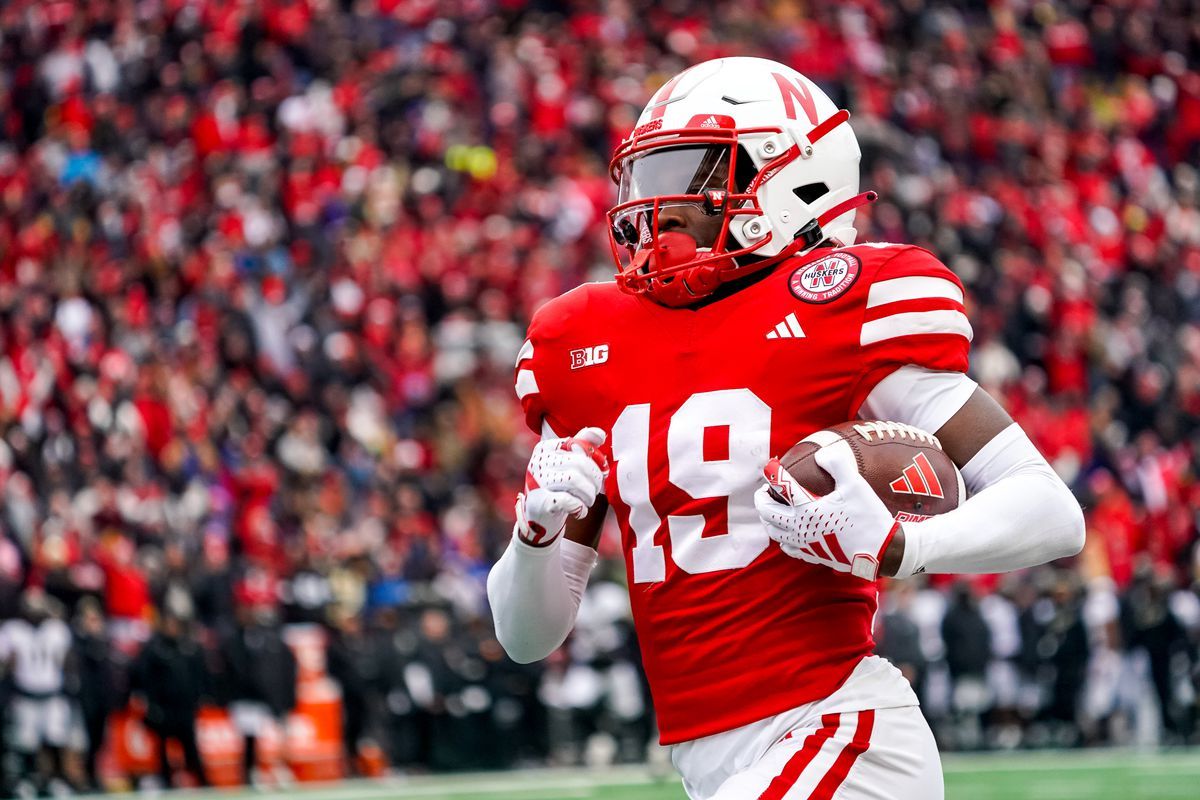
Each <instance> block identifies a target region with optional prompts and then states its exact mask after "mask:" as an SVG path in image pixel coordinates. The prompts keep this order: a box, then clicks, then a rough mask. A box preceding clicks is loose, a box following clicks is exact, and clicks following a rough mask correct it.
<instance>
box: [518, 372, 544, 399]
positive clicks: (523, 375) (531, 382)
mask: <svg viewBox="0 0 1200 800" xmlns="http://www.w3.org/2000/svg"><path fill="white" fill-rule="evenodd" d="M539 391H540V390H539V389H538V385H537V378H535V377H533V370H531V369H519V370H517V397H518V398H520V399H521V400H524V399H525V398H526V397H528V396H529V395H531V394H537V393H538V392H539Z"/></svg>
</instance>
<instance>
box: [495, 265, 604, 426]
mask: <svg viewBox="0 0 1200 800" xmlns="http://www.w3.org/2000/svg"><path fill="white" fill-rule="evenodd" d="M604 288H607V287H606V285H605V284H584V285H582V286H578V287H576V288H575V289H572V290H571V291H569V292H566V293H565V294H562V295H559V296H558V297H556V298H554V299H553V300H551V301H549V302H548V303H546V304H545V305H543V306H542V307H541V308H539V309H538V310H537V311H536V312H535V313H534V315H533V319H531V320H530V321H529V329H528V331H527V333H526V340H525V343H524V344H523V345H522V346H521V350H520V352H519V353H518V354H517V363H516V372H515V381H514V385H515V389H516V392H517V398H518V399H519V400H520V401H521V408H522V410H523V411H524V412H525V424H526V425H527V426H528V427H529V429H530V430H531V431H533V432H534V433H536V434H538V435H539V436H540V435H542V434H543V432H544V426H545V425H547V424H548V425H549V427H550V430H551V431H553V432H554V434H555V435H558V436H569V435H570V434H571V433H573V432H574V431H575V430H577V428H578V427H579V426H578V425H575V421H574V420H571V419H569V418H568V417H567V415H566V414H565V413H564V410H563V409H561V408H556V407H554V402H553V400H552V399H551V398H552V397H554V396H555V392H554V391H553V389H554V387H556V386H558V387H561V386H562V383H563V380H564V373H566V372H568V371H569V359H570V358H571V356H572V354H571V353H570V352H568V350H566V349H564V346H563V341H564V340H567V339H570V338H571V333H572V332H573V331H576V330H578V329H579V327H580V326H581V325H582V324H586V323H587V321H588V319H589V318H588V316H587V315H588V311H589V309H590V308H592V306H593V305H594V304H595V300H596V298H595V297H593V296H594V295H596V294H597V293H598V292H599V293H601V294H603V289H604ZM611 288H612V290H613V291H616V286H615V284H613V285H612V286H611ZM548 390H549V391H548ZM559 394H561V392H560V393H559ZM560 399H561V398H560ZM559 405H562V403H561V402H560V403H559ZM573 426H574V427H573Z"/></svg>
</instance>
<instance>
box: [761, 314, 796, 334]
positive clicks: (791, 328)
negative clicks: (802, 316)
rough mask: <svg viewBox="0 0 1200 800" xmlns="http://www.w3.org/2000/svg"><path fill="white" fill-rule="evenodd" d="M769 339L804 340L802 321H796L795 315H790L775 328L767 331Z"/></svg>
mask: <svg viewBox="0 0 1200 800" xmlns="http://www.w3.org/2000/svg"><path fill="white" fill-rule="evenodd" d="M767 338H768V339H803V338H804V329H803V328H801V327H800V320H798V319H796V315H795V314H788V315H787V316H786V317H784V318H783V322H780V323H779V324H778V325H776V326H775V327H774V329H772V330H769V331H767Z"/></svg>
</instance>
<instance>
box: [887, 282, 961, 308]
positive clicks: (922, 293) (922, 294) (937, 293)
mask: <svg viewBox="0 0 1200 800" xmlns="http://www.w3.org/2000/svg"><path fill="white" fill-rule="evenodd" d="M904 300H953V301H954V302H956V303H959V304H961V303H962V302H963V293H962V289H960V288H958V284H956V283H955V282H954V281H950V280H946V279H945V278H936V277H932V276H928V275H907V276H905V277H903V278H892V279H891V280H886V281H879V282H878V283H874V284H872V285H871V290H870V292H869V293H868V294H867V308H876V307H878V306H885V305H887V304H888V303H899V302H902V301H904Z"/></svg>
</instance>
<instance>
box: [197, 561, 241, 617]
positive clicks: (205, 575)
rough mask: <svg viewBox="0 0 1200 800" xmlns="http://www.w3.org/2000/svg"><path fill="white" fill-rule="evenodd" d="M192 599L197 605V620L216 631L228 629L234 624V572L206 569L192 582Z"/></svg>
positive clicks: (225, 569) (227, 569)
mask: <svg viewBox="0 0 1200 800" xmlns="http://www.w3.org/2000/svg"><path fill="white" fill-rule="evenodd" d="M192 599H193V601H194V602H195V604H196V619H197V620H198V621H199V622H200V623H201V624H202V625H204V626H205V627H208V628H212V629H214V630H222V629H227V628H229V627H230V626H231V625H232V624H233V619H234V599H233V572H232V570H230V569H229V568H228V567H226V568H224V569H219V570H209V569H204V570H202V571H201V572H199V573H198V574H197V575H196V578H195V579H194V580H193V582H192Z"/></svg>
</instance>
